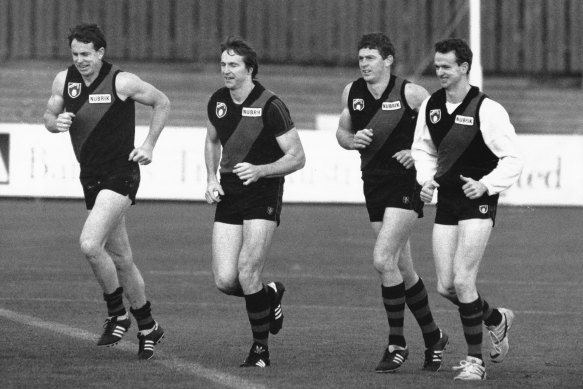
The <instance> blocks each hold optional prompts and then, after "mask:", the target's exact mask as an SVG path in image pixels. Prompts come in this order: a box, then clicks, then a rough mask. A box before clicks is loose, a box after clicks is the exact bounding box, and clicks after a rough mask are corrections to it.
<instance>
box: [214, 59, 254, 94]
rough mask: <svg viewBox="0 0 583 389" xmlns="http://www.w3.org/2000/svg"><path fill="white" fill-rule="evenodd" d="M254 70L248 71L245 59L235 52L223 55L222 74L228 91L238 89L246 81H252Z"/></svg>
mask: <svg viewBox="0 0 583 389" xmlns="http://www.w3.org/2000/svg"><path fill="white" fill-rule="evenodd" d="M252 72H253V69H252V68H249V69H247V68H246V67H245V62H243V57H242V56H240V55H238V54H235V53H234V52H233V51H230V50H225V51H223V54H221V74H222V75H223V79H224V80H225V86H226V87H227V88H228V89H231V90H233V89H238V88H240V87H241V85H243V84H244V83H245V82H246V81H248V80H251V79H252V77H251V75H252Z"/></svg>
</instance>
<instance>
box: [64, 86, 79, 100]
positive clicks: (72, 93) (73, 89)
mask: <svg viewBox="0 0 583 389" xmlns="http://www.w3.org/2000/svg"><path fill="white" fill-rule="evenodd" d="M67 93H69V97H70V98H72V99H75V98H77V97H79V95H80V94H81V83H80V82H70V83H69V84H68V85H67Z"/></svg>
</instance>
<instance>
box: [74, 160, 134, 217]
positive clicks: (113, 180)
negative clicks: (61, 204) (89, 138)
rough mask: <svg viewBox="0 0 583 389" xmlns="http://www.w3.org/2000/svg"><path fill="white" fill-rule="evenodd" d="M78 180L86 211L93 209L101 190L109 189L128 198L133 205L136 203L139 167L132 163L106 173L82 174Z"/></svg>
mask: <svg viewBox="0 0 583 389" xmlns="http://www.w3.org/2000/svg"><path fill="white" fill-rule="evenodd" d="M80 180H81V185H82V186H83V194H84V195H85V205H86V206H87V209H93V206H94V205H95V199H96V198H97V195H98V194H99V192H100V191H102V190H103V189H109V190H111V191H113V192H116V193H119V194H120V195H122V196H127V197H129V198H130V200H132V205H133V204H135V203H136V194H137V193H138V187H139V186H140V166H139V165H138V164H137V163H133V164H131V165H126V166H124V167H118V168H115V169H112V170H111V171H110V172H108V173H103V174H87V175H86V174H83V175H82V176H81V177H80Z"/></svg>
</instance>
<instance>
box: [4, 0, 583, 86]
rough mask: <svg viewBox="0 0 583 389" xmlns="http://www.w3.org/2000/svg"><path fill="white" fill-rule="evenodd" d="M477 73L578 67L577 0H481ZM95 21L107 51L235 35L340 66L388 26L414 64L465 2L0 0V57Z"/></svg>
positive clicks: (455, 22) (182, 52) (188, 45)
mask: <svg viewBox="0 0 583 389" xmlns="http://www.w3.org/2000/svg"><path fill="white" fill-rule="evenodd" d="M481 4H482V9H481V14H482V31H481V35H482V60H483V63H482V66H483V68H484V71H485V72H496V73H510V74H564V75H580V74H581V71H582V69H583V42H582V40H583V1H581V0H482V2H481ZM80 22H91V23H97V24H99V25H100V26H101V27H102V28H103V29H104V31H105V33H106V36H107V39H108V49H107V51H108V56H110V57H112V58H118V59H119V58H122V59H127V60H152V61H197V62H202V63H204V62H212V61H216V58H217V56H218V53H217V50H218V43H219V42H220V41H221V40H222V39H223V38H225V37H226V36H228V35H231V34H236V35H240V36H242V37H244V38H246V39H248V40H249V41H250V42H252V43H253V45H254V46H255V48H256V49H257V51H258V53H259V55H260V57H261V60H262V61H264V62H272V63H290V64H310V65H347V64H353V63H354V61H355V50H356V43H357V40H358V38H359V37H360V36H361V35H362V34H364V33H367V32H373V31H383V32H386V33H388V34H389V35H390V36H391V39H392V40H393V42H394V44H395V47H396V49H397V67H399V66H404V67H407V68H408V69H417V71H418V72H423V71H425V70H427V69H428V68H429V66H430V65H431V58H432V47H433V43H434V42H435V41H437V40H439V39H443V38H446V37H450V36H457V37H462V38H466V39H467V38H468V36H469V26H468V23H469V16H468V0H357V1H356V0H0V61H2V60H9V59H50V58H62V57H65V56H68V55H69V51H68V47H67V43H66V35H67V31H68V28H69V27H70V26H73V25H75V24H78V23H80Z"/></svg>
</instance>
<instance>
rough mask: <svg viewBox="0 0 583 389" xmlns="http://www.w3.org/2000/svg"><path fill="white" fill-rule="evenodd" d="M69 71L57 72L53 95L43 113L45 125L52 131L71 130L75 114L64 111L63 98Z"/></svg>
mask: <svg viewBox="0 0 583 389" xmlns="http://www.w3.org/2000/svg"><path fill="white" fill-rule="evenodd" d="M66 77H67V71H62V72H59V74H57V76H56V77H55V79H54V81H53V86H52V88H51V97H50V98H49V101H48V103H47V109H46V111H45V113H44V115H43V121H44V124H45V127H46V129H47V130H49V131H50V132H55V133H56V132H66V131H69V128H70V127H71V123H73V118H74V117H75V114H73V113H71V112H64V109H65V99H64V98H63V88H64V87H65V78H66Z"/></svg>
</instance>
